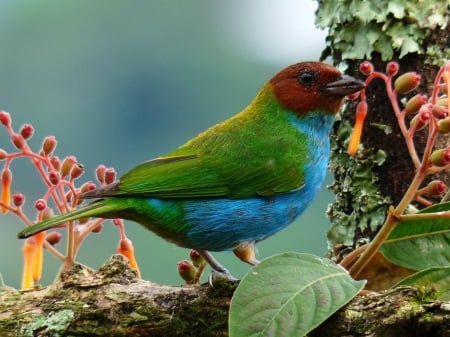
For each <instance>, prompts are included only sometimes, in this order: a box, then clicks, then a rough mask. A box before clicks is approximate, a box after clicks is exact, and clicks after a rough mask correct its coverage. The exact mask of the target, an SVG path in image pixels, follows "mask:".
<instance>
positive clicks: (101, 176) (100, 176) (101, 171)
mask: <svg viewBox="0 0 450 337" xmlns="http://www.w3.org/2000/svg"><path fill="white" fill-rule="evenodd" d="M105 172H106V166H105V165H98V166H97V168H96V169H95V174H96V176H97V180H98V181H99V183H100V184H103V183H104V182H105Z"/></svg>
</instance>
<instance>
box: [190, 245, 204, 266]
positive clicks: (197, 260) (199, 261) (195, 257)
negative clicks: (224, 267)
mask: <svg viewBox="0 0 450 337" xmlns="http://www.w3.org/2000/svg"><path fill="white" fill-rule="evenodd" d="M189 257H190V258H191V260H192V263H193V264H194V266H196V267H197V268H198V267H200V266H201V265H204V264H206V261H205V259H204V258H203V257H202V256H201V255H200V254H199V253H198V252H197V251H196V250H195V249H192V250H191V251H190V253H189Z"/></svg>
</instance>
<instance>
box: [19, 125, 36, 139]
mask: <svg viewBox="0 0 450 337" xmlns="http://www.w3.org/2000/svg"><path fill="white" fill-rule="evenodd" d="M33 133H34V128H33V125H31V124H24V125H22V128H21V129H20V134H21V135H22V137H23V138H24V139H30V138H31V136H33Z"/></svg>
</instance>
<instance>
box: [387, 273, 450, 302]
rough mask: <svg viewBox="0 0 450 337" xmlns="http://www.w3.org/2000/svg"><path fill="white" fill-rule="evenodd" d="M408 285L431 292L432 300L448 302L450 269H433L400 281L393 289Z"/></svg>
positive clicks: (449, 298)
mask: <svg viewBox="0 0 450 337" xmlns="http://www.w3.org/2000/svg"><path fill="white" fill-rule="evenodd" d="M402 285H408V286H412V287H416V288H419V289H425V290H429V291H432V292H433V296H432V297H433V298H434V299H439V300H441V301H450V267H433V268H428V269H425V270H422V271H420V272H418V273H415V274H413V275H411V276H408V277H407V278H405V279H403V280H401V281H400V282H399V283H397V284H396V285H395V286H394V287H398V286H402Z"/></svg>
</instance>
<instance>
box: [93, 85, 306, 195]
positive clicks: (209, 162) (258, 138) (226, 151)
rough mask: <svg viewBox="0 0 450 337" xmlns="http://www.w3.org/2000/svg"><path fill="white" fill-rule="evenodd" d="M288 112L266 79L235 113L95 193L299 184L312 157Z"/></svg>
mask: <svg viewBox="0 0 450 337" xmlns="http://www.w3.org/2000/svg"><path fill="white" fill-rule="evenodd" d="M290 115H291V116H293V115H294V114H293V113H289V112H286V111H285V110H284V109H283V108H282V107H281V106H280V105H279V104H278V102H277V100H276V98H275V96H274V95H273V94H272V92H271V87H270V84H266V86H265V87H264V88H263V89H262V90H261V92H260V94H259V95H258V96H257V97H256V98H255V100H254V101H253V102H252V103H251V104H250V105H249V106H248V107H247V108H246V109H245V110H243V111H242V112H241V113H240V114H238V115H236V116H234V117H233V118H231V119H229V120H227V121H225V122H223V123H220V124H217V125H215V126H213V127H212V128H210V129H208V130H207V131H205V132H203V133H201V134H199V135H198V136H197V137H195V138H194V139H192V140H191V141H189V142H187V143H186V144H184V145H183V146H181V147H180V148H179V149H177V150H175V151H173V152H171V153H169V154H168V155H166V156H163V157H161V158H158V159H155V160H151V161H148V162H146V163H143V164H141V165H139V166H137V167H135V168H133V169H132V170H131V171H129V172H128V173H126V174H125V175H124V176H123V177H122V178H121V179H120V182H119V184H118V185H117V188H116V189H114V190H109V191H108V190H105V191H101V193H100V196H111V195H116V196H117V195H127V196H148V197H158V198H195V197H228V198H248V197H253V196H271V195H274V194H277V193H283V192H288V191H291V190H293V189H298V188H300V187H301V186H302V185H303V184H304V172H303V171H302V170H301V167H302V166H303V163H304V162H305V161H307V160H313V159H312V158H309V159H308V158H306V155H307V150H306V137H305V135H303V134H301V133H300V132H299V131H298V130H297V129H296V128H295V127H293V126H292V125H291V124H290V122H289V120H288V117H289V116H290ZM299 168H300V170H299ZM102 192H104V193H102Z"/></svg>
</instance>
